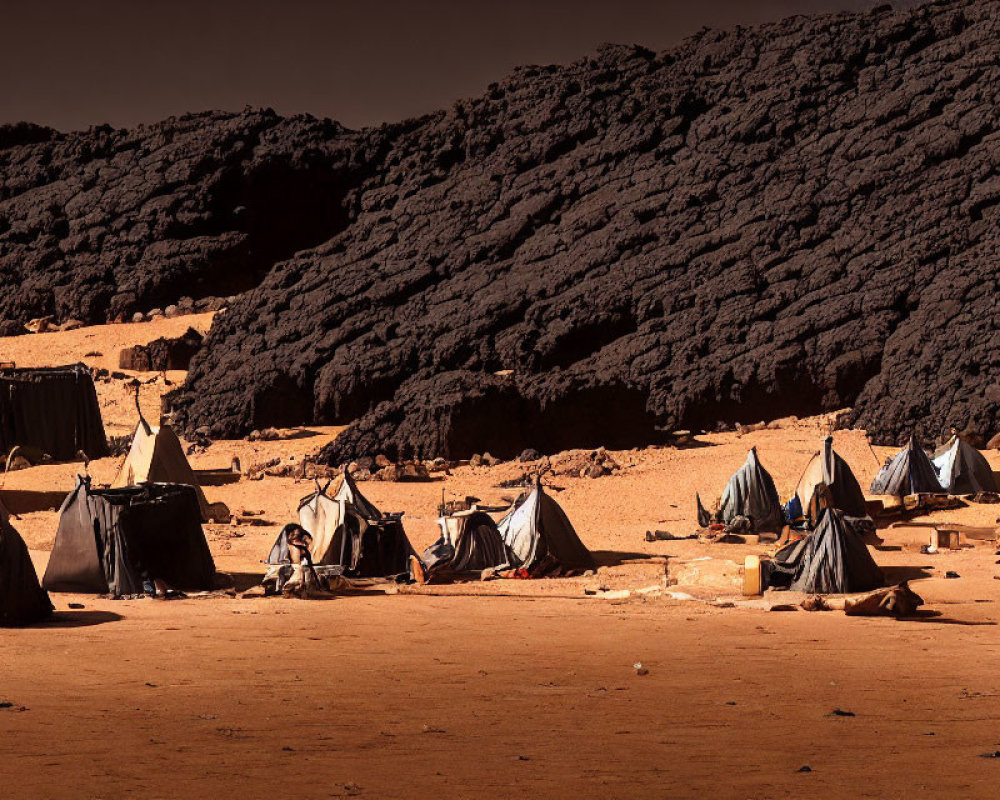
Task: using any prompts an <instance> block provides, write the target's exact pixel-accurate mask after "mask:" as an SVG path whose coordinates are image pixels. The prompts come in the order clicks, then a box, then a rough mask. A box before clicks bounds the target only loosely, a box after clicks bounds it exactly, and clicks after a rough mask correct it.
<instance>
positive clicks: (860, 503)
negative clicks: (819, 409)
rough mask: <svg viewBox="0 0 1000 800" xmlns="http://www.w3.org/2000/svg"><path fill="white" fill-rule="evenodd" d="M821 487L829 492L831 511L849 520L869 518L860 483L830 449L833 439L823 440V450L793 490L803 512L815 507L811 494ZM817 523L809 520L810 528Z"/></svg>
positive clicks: (813, 459) (810, 461)
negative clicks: (839, 513) (849, 518)
mask: <svg viewBox="0 0 1000 800" xmlns="http://www.w3.org/2000/svg"><path fill="white" fill-rule="evenodd" d="M820 484H824V485H825V486H826V487H827V488H828V489H829V490H830V495H831V500H832V504H833V507H834V508H839V509H840V510H841V511H843V512H844V514H845V515H847V516H848V517H854V518H862V517H867V516H868V511H867V509H866V508H865V494H864V492H863V491H861V484H860V483H858V479H857V478H855V477H854V473H853V472H852V471H851V468H850V466H848V464H847V462H846V461H844V459H843V458H841V457H840V456H839V455H838V454H837V452H836V451H835V450H834V449H833V437H832V436H827V437H826V439H825V440H824V441H823V449H822V450H820V451H819V452H817V453H816V454H815V455H814V456H813V457H812V458H811V459H810V460H809V463H808V464H807V465H806V468H805V470H804V471H803V473H802V477H801V478H800V479H799V483H798V486H797V487H796V489H795V495H796V497H798V500H799V504H800V506H801V508H802V510H803V512H806V511H807V510H808V509H810V508H811V507H812V506H813V505H814V504H813V503H812V499H813V492H814V491H815V490H816V487H817V486H818V485H820ZM818 521H819V518H818V515H817V516H816V518H814V519H810V523H811V524H812V525H813V526H815V525H816V524H817V522H818Z"/></svg>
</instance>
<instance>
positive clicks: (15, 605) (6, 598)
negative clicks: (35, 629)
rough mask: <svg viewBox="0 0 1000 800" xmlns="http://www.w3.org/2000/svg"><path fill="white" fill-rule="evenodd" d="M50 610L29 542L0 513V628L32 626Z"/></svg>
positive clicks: (47, 614)
mask: <svg viewBox="0 0 1000 800" xmlns="http://www.w3.org/2000/svg"><path fill="white" fill-rule="evenodd" d="M51 613H52V603H50V602H49V595H48V593H47V592H46V591H45V590H44V589H42V587H41V586H39V585H38V575H37V573H36V572H35V566H34V564H32V563H31V556H30V555H28V547H27V545H25V543H24V540H23V539H22V538H21V535H20V534H19V533H18V532H17V531H16V530H14V527H13V526H12V525H11V524H10V521H9V520H8V519H7V515H6V514H4V513H3V512H0V627H8V628H9V627H17V626H20V625H33V624H34V623H36V622H41V621H42V620H44V619H46V618H47V617H48V616H49V615H50V614H51Z"/></svg>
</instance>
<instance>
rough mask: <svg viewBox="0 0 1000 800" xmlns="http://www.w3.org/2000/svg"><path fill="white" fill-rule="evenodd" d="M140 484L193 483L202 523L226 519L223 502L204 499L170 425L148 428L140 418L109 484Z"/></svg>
mask: <svg viewBox="0 0 1000 800" xmlns="http://www.w3.org/2000/svg"><path fill="white" fill-rule="evenodd" d="M140 483H181V484H185V485H187V486H193V487H194V490H195V493H196V494H197V495H198V507H199V508H200V510H201V519H202V521H203V522H208V521H209V520H220V521H221V520H224V519H228V518H229V509H228V508H226V505H225V504H224V503H209V502H208V499H207V498H206V497H205V493H204V492H203V491H202V489H201V486H199V485H198V478H197V476H196V475H195V474H194V470H193V469H191V465H190V464H189V463H188V460H187V456H185V455H184V447H183V446H182V445H181V440H180V439H178V438H177V434H176V433H174V430H173V428H171V427H170V426H169V425H160V426H159V427H158V428H152V427H150V426H149V423H147V422H146V420H144V419H142V418H141V417H140V419H139V424H138V425H136V428H135V435H134V436H133V437H132V447H131V448H130V449H129V452H128V456H127V457H126V458H125V461H124V463H123V464H122V465H121V468H120V469H119V470H118V474H117V475H116V476H115V479H114V481H112V483H111V487H112V488H113V489H117V488H123V487H125V486H135V485H137V484H140Z"/></svg>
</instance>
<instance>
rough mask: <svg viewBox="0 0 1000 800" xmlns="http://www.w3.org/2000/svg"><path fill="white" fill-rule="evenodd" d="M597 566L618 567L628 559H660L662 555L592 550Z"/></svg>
mask: <svg viewBox="0 0 1000 800" xmlns="http://www.w3.org/2000/svg"><path fill="white" fill-rule="evenodd" d="M591 555H592V556H593V557H594V561H595V562H596V563H597V566H598V567H620V566H621V565H622V564H627V563H629V562H630V561H662V560H663V556H660V555H656V554H653V553H629V552H625V551H621V550H592V551H591Z"/></svg>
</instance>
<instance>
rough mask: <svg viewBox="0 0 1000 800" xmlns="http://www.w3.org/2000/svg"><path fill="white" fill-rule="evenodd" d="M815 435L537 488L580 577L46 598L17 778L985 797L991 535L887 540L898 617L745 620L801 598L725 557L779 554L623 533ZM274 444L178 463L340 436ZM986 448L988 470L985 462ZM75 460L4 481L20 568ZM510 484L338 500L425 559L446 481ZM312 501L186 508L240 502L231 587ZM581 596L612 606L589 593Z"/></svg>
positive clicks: (18, 663) (153, 390)
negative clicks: (753, 459) (361, 508)
mask: <svg viewBox="0 0 1000 800" xmlns="http://www.w3.org/2000/svg"><path fill="white" fill-rule="evenodd" d="M210 321H211V317H210V315H200V316H195V317H184V318H178V319H172V320H162V321H159V322H156V323H142V324H136V325H132V324H129V325H115V326H102V327H95V328H86V329H81V330H77V331H70V332H64V333H52V334H40V335H34V336H24V337H17V338H14V339H0V360H13V361H16V362H17V363H18V364H19V365H24V366H33V365H45V364H54V363H68V362H73V361H78V360H82V361H85V362H87V363H90V364H93V365H95V366H101V367H106V368H111V369H114V368H116V367H117V352H118V350H119V349H120V348H122V347H125V346H129V345H132V344H137V343H145V342H148V341H150V340H151V339H154V338H156V337H157V336H160V335H177V334H179V333H181V332H182V331H183V330H184V329H185V328H186V327H187V326H188V325H193V326H194V327H196V328H198V329H200V330H207V328H208V325H209V324H210ZM94 353H97V354H99V355H87V354H94ZM141 377H142V378H143V379H153V378H154V377H155V376H152V375H144V376H141ZM167 379H168V380H169V381H173V382H177V381H180V380H182V379H183V374H182V373H176V374H175V373H171V374H169V375H168V376H167ZM169 388H170V387H169V386H167V385H165V384H164V382H163V379H162V377H160V378H157V379H156V380H155V381H154V382H152V383H148V384H146V385H144V386H143V389H142V396H141V401H142V406H143V409H144V411H145V413H146V414H147V415H148V416H149V417H152V418H155V417H156V415H157V414H158V408H159V397H160V395H161V394H162V393H163V392H164V391H166V390H167V389H169ZM98 390H99V396H100V400H101V405H102V411H103V413H104V416H105V423H106V426H107V429H108V431H109V433H112V434H121V433H125V432H127V431H129V430H131V428H132V427H133V426H134V424H135V415H134V406H133V404H132V398H131V395H130V394H129V393H128V392H127V391H126V390H125V389H124V388H123V382H122V381H120V380H119V381H112V382H110V383H100V384H99V385H98ZM823 425H824V421H823V420H803V421H796V422H789V423H787V424H786V425H785V426H784V427H782V428H781V429H778V430H764V431H758V432H755V433H752V434H748V435H745V436H742V437H740V436H737V435H736V434H718V435H709V436H704V437H700V438H699V439H698V440H697V442H696V443H695V445H694V446H690V447H687V448H680V449H679V448H667V447H664V448H646V449H642V450H633V451H622V452H615V453H614V454H613V455H614V457H615V458H616V459H617V460H618V461H619V462H620V463H621V464H622V466H623V468H622V470H621V471H620V472H618V473H616V474H614V475H612V476H608V477H603V478H599V479H596V480H589V479H580V478H570V477H562V476H560V477H556V478H552V479H551V483H552V484H553V486H554V488H553V489H552V491H553V493H554V495H555V496H556V498H557V500H558V501H559V503H560V504H562V505H563V507H564V508H565V509H566V511H567V513H568V514H569V516H570V518H571V520H572V521H573V523H574V525H575V526H576V528H577V531H578V532H579V534H580V536H581V538H582V539H583V541H584V542H585V543H586V544H587V545H588V546H589V547H590V548H591V549H592V550H593V551H594V552H595V554H596V556H597V559H598V562H599V564H601V565H602V566H601V568H600V570H599V571H598V573H597V575H596V576H591V577H581V578H572V579H550V580H541V581H490V582H486V583H480V582H475V583H463V584H455V585H446V586H426V587H398V588H397V587H373V588H369V589H367V590H365V591H362V592H359V593H358V594H354V595H349V596H338V597H336V598H334V599H330V600H322V601H301V600H286V599H263V598H242V597H230V596H226V595H219V596H213V597H210V598H192V599H188V600H180V601H169V602H163V601H156V600H120V601H115V600H110V599H100V598H95V597H89V596H87V597H84V596H73V595H62V594H60V595H53V601H54V603H55V605H56V608H57V614H56V618H55V619H54V621H53V622H51V623H49V624H46V625H43V626H39V627H35V628H30V629H21V630H2V631H0V702H5V703H9V704H11V705H10V706H9V707H6V708H0V766H2V768H3V770H4V773H5V775H7V776H8V781H7V783H6V785H7V786H12V787H13V788H14V793H13V794H11V795H10V796H11V797H14V796H16V797H19V798H35V797H39V798H42V797H44V798H63V797H65V798H80V797H101V798H126V797H137V798H144V799H149V800H151V799H153V798H175V797H215V798H219V799H220V800H221V798H230V797H232V798H249V797H275V796H279V797H295V798H299V797H301V798H328V797H370V798H383V797H384V798H416V797H422V796H427V795H431V796H435V797H447V798H451V797H455V798H466V797H469V798H471V797H514V796H525V795H535V796H539V797H567V798H574V800H580V799H581V798H602V799H603V798H617V797H694V796H699V797H700V796H710V797H747V798H749V797H752V798H757V797H761V798H763V797H791V796H796V797H802V796H808V797H879V798H882V797H902V796H907V797H931V796H945V795H947V796H956V797H987V796H988V797H994V796H995V795H996V786H997V784H998V781H1000V758H996V759H991V758H985V757H983V756H984V754H992V753H996V752H998V751H1000V670H998V664H1000V629H998V627H997V623H998V621H1000V582H998V581H997V580H996V578H997V576H1000V567H998V566H997V558H998V556H997V555H996V554H995V546H994V544H993V543H980V544H977V545H976V546H972V547H968V548H965V549H963V550H960V551H954V552H942V553H938V554H935V555H921V554H920V552H919V545H920V544H921V543H923V542H924V541H926V536H925V534H924V533H923V532H921V531H920V530H919V529H916V528H913V527H910V528H897V529H887V530H882V531H880V535H881V536H882V537H883V538H884V540H885V544H884V545H883V546H882V547H881V548H880V549H878V550H875V551H873V552H874V555H875V558H876V560H877V561H878V562H879V563H880V564H881V565H883V567H884V568H885V569H886V570H887V571H888V572H889V573H890V574H891V575H892V576H893V577H894V578H897V579H903V578H911V579H913V582H912V583H911V586H912V588H914V589H915V590H916V591H917V592H918V593H919V594H920V595H921V596H923V597H924V599H925V601H926V603H927V605H926V606H925V609H926V612H925V615H924V616H922V617H920V618H919V619H913V620H905V621H896V620H891V619H874V618H849V617H846V616H844V615H843V614H842V613H838V612H826V613H806V612H804V611H797V612H778V611H770V610H768V609H769V607H770V606H771V605H774V604H777V603H783V602H788V601H789V600H794V599H797V598H789V597H787V593H785V594H786V596H782V595H780V594H779V593H769V595H768V596H767V597H765V598H763V599H758V600H753V601H746V600H745V599H744V598H742V597H741V596H740V592H739V586H740V565H741V564H742V561H743V557H744V556H745V555H747V554H748V553H753V552H773V547H767V546H757V545H726V544H716V545H708V544H701V543H698V542H697V541H676V542H654V543H647V542H646V541H645V540H644V535H643V534H644V533H645V531H646V530H652V529H664V530H669V531H672V532H674V533H682V534H683V533H689V532H691V531H692V530H693V529H694V525H695V519H694V493H695V491H699V492H701V494H702V497H703V498H705V499H706V500H708V501H711V500H713V499H715V498H716V497H717V496H718V495H719V494H720V492H721V490H722V487H723V486H724V484H725V481H726V480H727V478H728V477H729V475H730V474H731V473H732V472H733V471H734V470H735V469H737V468H738V467H739V466H740V464H741V463H742V461H743V459H744V457H745V455H746V451H747V449H748V448H749V447H750V446H752V445H756V446H757V447H758V452H759V454H760V457H761V460H762V462H763V464H764V465H765V466H766V467H767V469H768V470H769V471H770V472H771V473H772V475H773V476H774V478H775V482H776V484H777V486H778V490H779V492H780V493H781V495H782V496H788V495H789V494H790V493H791V491H792V489H793V488H794V485H795V483H796V482H797V480H798V477H799V475H800V473H801V471H802V469H803V467H804V466H805V463H806V461H807V460H808V458H809V457H810V456H811V455H812V453H813V452H814V451H815V450H816V449H817V448H818V446H819V444H820V440H821V437H822V436H823V435H824V428H823ZM284 433H285V436H284V437H283V438H282V439H279V440H277V441H270V442H255V443H250V442H245V441H233V442H216V443H214V444H213V445H212V446H211V447H210V448H208V450H207V452H205V453H203V454H199V455H197V456H194V457H192V463H193V464H194V466H196V467H226V466H228V465H229V463H230V460H231V459H232V457H233V456H238V457H239V458H240V460H241V462H242V464H243V465H244V467H248V466H250V465H252V464H254V463H259V462H262V461H265V460H267V459H268V458H271V457H273V456H276V455H280V456H289V455H296V456H301V455H303V454H306V453H308V452H310V451H313V450H315V449H318V448H319V447H320V446H321V445H322V444H323V443H325V442H326V441H329V439H330V438H331V437H333V436H335V435H336V433H337V429H335V428H309V429H298V430H294V431H286V432H284ZM835 446H836V448H837V450H838V452H840V453H841V455H843V456H844V457H845V458H846V459H847V460H848V462H849V463H850V464H851V466H852V467H853V469H854V470H855V472H856V474H857V475H858V478H859V480H860V481H861V483H862V484H863V485H867V483H868V482H870V480H871V478H872V476H873V474H874V473H875V471H876V469H877V467H878V465H879V463H880V459H882V458H884V455H885V454H886V453H887V452H890V451H889V450H887V449H885V448H876V451H877V452H873V451H872V449H871V448H870V447H869V446H868V443H867V441H866V439H865V436H864V434H863V432H860V431H838V432H837V433H836V434H835ZM988 455H989V458H990V460H991V463H992V464H993V466H994V468H995V469H1000V453H990V454H988ZM118 462H119V460H118V459H113V458H111V459H103V460H101V461H98V462H94V463H92V464H91V465H90V470H91V473H92V475H93V476H94V479H95V481H97V482H101V481H110V480H111V478H112V477H113V475H114V474H115V472H116V470H117V466H118ZM81 469H82V465H81V464H55V465H46V466H39V467H34V468H31V469H28V470H23V471H20V472H15V473H11V474H9V475H8V476H7V478H6V483H5V485H4V499H5V502H7V503H8V505H10V506H11V507H12V508H13V510H14V511H16V512H19V516H20V519H17V520H14V525H15V527H17V529H18V530H19V531H20V532H21V534H22V535H23V536H24V538H25V540H26V541H27V542H28V545H29V547H30V548H31V553H32V558H33V559H34V561H35V564H36V567H37V568H38V570H39V572H40V573H41V571H43V570H44V567H45V563H46V560H47V558H48V553H49V551H50V550H51V547H52V540H53V537H54V534H55V528H56V519H57V515H56V512H55V508H56V507H57V506H58V504H59V502H61V500H62V497H63V496H64V495H65V493H66V492H67V491H68V490H69V489H70V488H71V487H72V485H73V479H74V475H75V474H76V473H77V472H79V471H80V470H81ZM521 473H522V468H521V466H520V465H518V464H503V465H500V466H497V467H493V468H488V467H469V466H464V467H459V468H457V469H455V470H453V471H452V474H450V475H448V476H445V477H444V479H443V480H439V481H433V482H429V483H404V484H392V483H381V482H366V483H363V484H361V490H362V491H363V492H364V493H365V494H366V496H368V497H369V498H370V499H371V500H373V501H374V502H375V504H376V505H377V506H378V507H379V508H381V509H383V510H385V511H397V510H405V512H406V516H405V519H404V522H405V524H406V528H407V531H408V533H409V535H410V538H411V541H412V542H413V544H414V546H415V547H416V548H417V550H418V551H420V550H422V549H423V548H424V547H426V546H427V545H429V544H430V543H431V542H432V541H433V540H434V538H435V531H436V526H435V517H436V507H437V504H438V503H439V502H440V500H441V497H442V491H443V492H444V495H445V497H446V498H447V499H455V498H459V497H465V496H466V495H475V496H476V497H479V498H481V499H482V500H483V501H484V502H487V503H497V504H499V503H501V502H504V498H510V497H512V496H513V495H514V494H516V490H511V489H501V488H498V486H497V484H498V483H499V482H500V481H501V480H505V479H508V478H512V477H516V476H518V475H520V474H521ZM310 489H311V483H310V482H305V481H301V482H300V481H296V480H294V479H292V478H270V477H269V478H266V479H264V480H263V481H247V480H244V481H241V482H240V483H237V484H232V485H229V486H223V487H208V488H207V489H206V493H207V494H208V498H209V500H212V501H215V500H221V501H224V502H226V503H227V504H228V505H229V506H230V508H232V509H233V510H240V509H245V510H252V511H259V512H261V513H260V515H259V516H260V519H261V520H262V521H263V524H258V525H252V526H251V525H246V526H233V525H209V526H206V533H207V536H208V540H209V544H210V546H211V548H212V551H213V554H214V556H215V560H216V565H217V567H218V569H219V570H220V571H223V572H227V573H230V574H231V575H233V577H234V579H235V581H236V584H237V587H238V588H239V589H241V590H242V589H246V588H249V587H250V586H251V585H253V584H254V583H256V582H257V581H258V580H259V578H260V575H261V574H262V566H261V563H260V562H261V559H262V558H264V557H265V556H266V554H267V550H268V548H269V546H270V544H271V542H272V541H273V539H274V536H275V535H276V533H277V532H278V530H280V527H281V526H282V525H283V524H284V523H285V522H288V521H292V520H293V519H294V515H295V509H296V507H297V504H298V500H299V498H300V497H302V496H303V495H306V494H307V493H308V492H309V491H310ZM560 490H561V491H560ZM998 516H1000V506H990V505H969V506H968V507H965V508H961V509H957V510H954V511H941V512H936V513H935V514H934V515H933V516H932V517H931V518H930V520H932V521H935V522H960V523H965V524H972V525H980V526H993V525H996V523H997V517H998ZM921 521H924V522H926V521H929V520H928V519H917V520H914V521H913V522H921ZM948 570H952V571H955V572H957V573H958V574H959V575H960V577H959V578H958V579H946V578H945V577H944V575H945V572H946V571H948ZM668 583H669V587H667V584H668ZM665 587H667V588H669V591H670V592H673V593H674V595H675V596H671V595H670V594H668V593H665V591H664V588H665ZM600 588H607V589H611V590H622V589H627V590H631V591H632V594H631V595H630V596H629V597H628V598H625V599H615V600H610V599H607V598H604V597H601V596H600V595H598V596H590V595H587V594H585V589H600ZM653 588H655V589H656V591H652V592H649V593H643V592H641V591H638V590H643V589H653ZM613 596H616V595H613ZM678 598H684V599H678ZM70 603H73V604H81V605H82V606H83V608H72V609H71V608H70V607H69V604H70ZM637 661H639V662H641V663H642V664H643V665H644V667H646V668H647V669H648V670H649V673H648V674H646V675H639V674H637V671H636V670H635V668H634V667H633V664H634V663H635V662H637ZM835 709H840V710H843V711H850V712H852V713H853V716H842V715H837V714H834V713H833V712H834V710H835ZM806 767H808V769H806Z"/></svg>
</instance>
